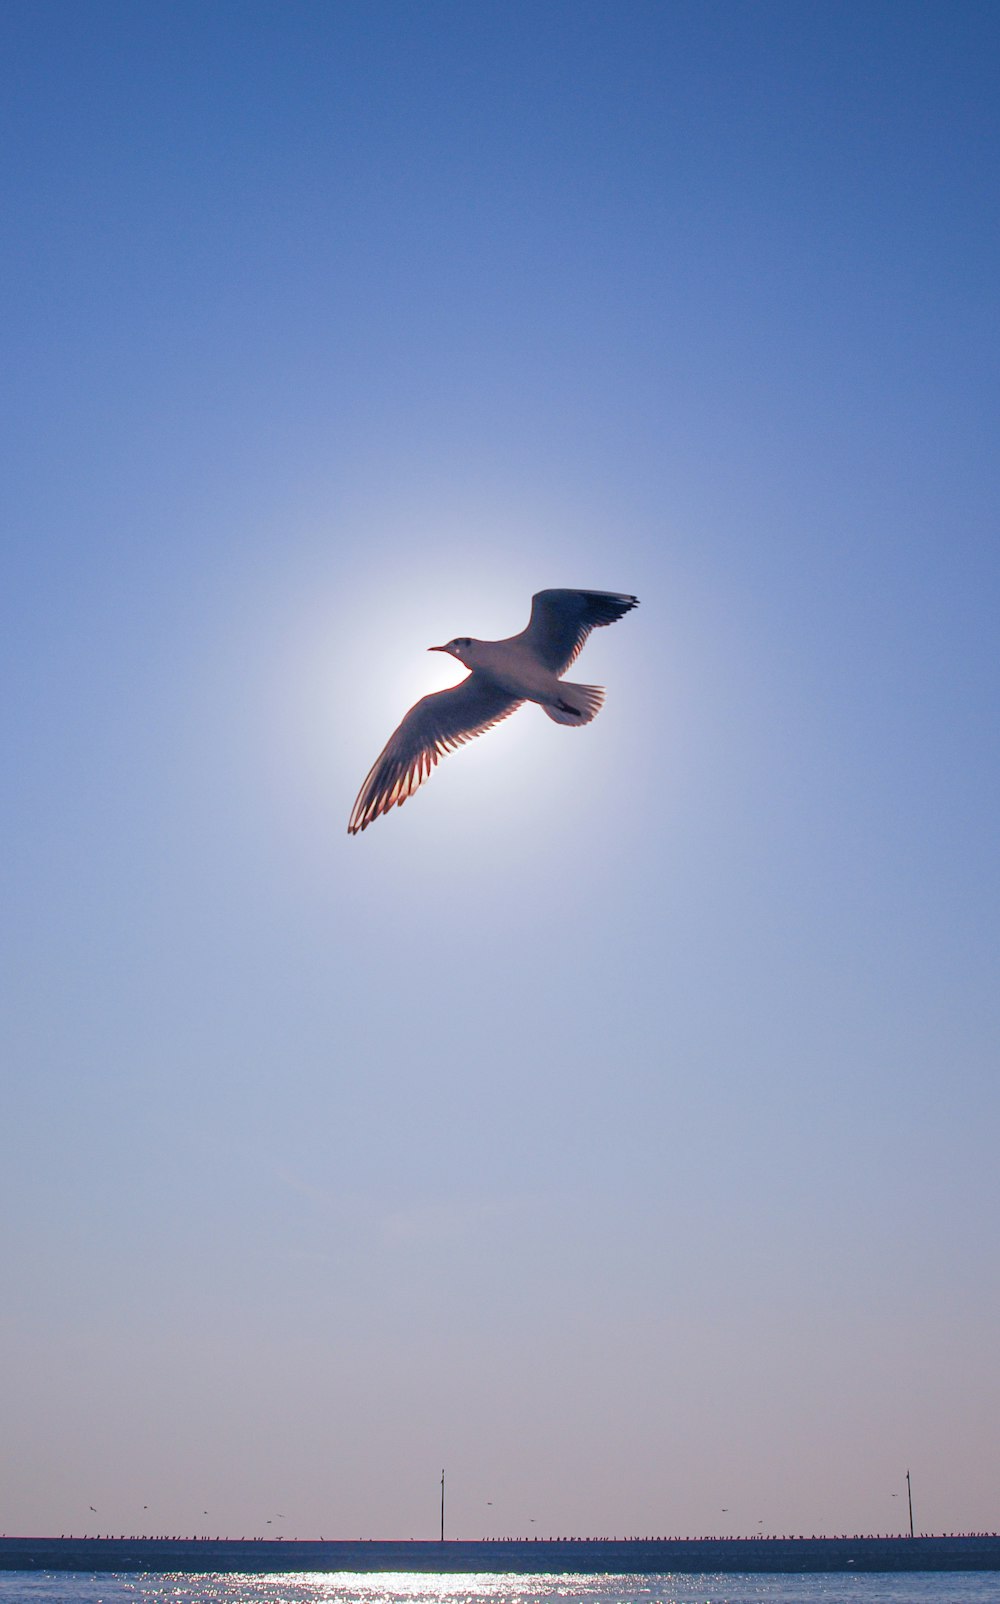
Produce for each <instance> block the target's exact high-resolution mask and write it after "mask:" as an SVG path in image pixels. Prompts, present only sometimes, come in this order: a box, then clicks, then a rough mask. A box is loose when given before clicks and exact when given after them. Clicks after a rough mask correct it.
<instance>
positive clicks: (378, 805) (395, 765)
mask: <svg viewBox="0 0 1000 1604" xmlns="http://www.w3.org/2000/svg"><path fill="white" fill-rule="evenodd" d="M638 605H639V604H638V600H637V598H636V597H635V596H619V595H618V594H617V592H614V591H606V590H540V591H539V592H538V594H537V595H536V596H533V597H532V599H531V617H530V618H529V619H528V627H527V629H523V630H522V631H521V633H520V635H511V636H510V637H509V639H507V640H474V639H472V638H471V637H470V636H468V635H458V636H457V637H456V638H455V639H454V640H450V641H449V642H448V644H447V646H431V647H429V648H428V650H429V651H432V652H447V653H448V654H449V656H451V657H455V658H457V659H458V661H459V662H460V663H463V664H464V665H465V667H466V668H467V669H469V670H470V672H469V673H468V674H467V675H466V677H465V679H463V680H461V681H460V682H459V683H458V684H457V685H453V686H452V687H451V689H450V690H447V691H434V692H433V693H432V694H431V695H430V696H424V697H422V698H421V700H420V701H419V702H417V703H415V705H414V706H413V707H411V708H410V711H409V712H408V713H407V715H406V717H405V718H404V720H403V722H402V723H401V724H400V726H399V728H398V729H397V730H396V731H395V732H394V733H393V734H392V735H391V736H390V737H389V740H388V741H387V742H386V745H385V748H384V749H383V751H382V753H381V754H380V756H379V757H378V759H377V760H376V762H375V764H374V766H373V768H372V770H371V772H370V773H369V775H368V778H367V779H366V780H365V783H364V785H363V786H362V787H361V790H360V791H359V792H358V799H357V801H356V802H355V804H354V808H353V810H352V812H351V818H350V822H349V824H348V826H347V829H348V832H349V833H350V834H351V835H357V833H358V831H359V830H366V829H367V828H368V826H369V825H370V824H371V822H372V820H373V819H377V818H378V816H379V814H380V813H388V811H389V809H390V808H392V807H401V806H402V804H403V803H404V802H405V801H406V799H407V797H411V796H412V795H413V793H414V791H415V790H416V789H417V787H418V786H419V785H421V784H422V783H423V782H424V780H426V779H427V777H428V775H429V774H430V772H431V769H432V768H433V767H434V765H435V764H436V763H437V760H438V758H439V757H444V756H445V755H446V754H447V753H448V752H453V751H454V750H455V748H456V746H463V745H464V744H465V742H466V741H471V739H472V737H473V736H474V735H482V733H483V731H484V730H489V729H492V728H493V725H494V724H499V723H500V720H501V719H505V718H508V717H509V716H510V714H511V713H515V712H516V711H517V709H518V708H519V707H520V706H521V705H522V703H523V702H537V703H538V705H539V707H541V708H542V710H543V711H544V712H546V713H547V714H548V716H549V718H551V719H554V720H555V722H556V723H557V724H574V725H575V724H589V723H590V721H591V719H592V718H594V717H595V716H596V714H597V713H599V712H600V709H601V704H602V703H603V701H604V691H603V690H602V689H601V687H600V686H599V685H573V684H571V683H570V682H569V681H568V680H564V679H562V677H561V676H562V675H563V674H565V672H566V670H567V669H568V668H569V667H570V665H571V664H572V663H575V662H576V659H577V658H578V657H579V655H580V653H581V651H582V650H583V646H584V642H585V641H586V639H587V636H588V635H589V634H590V632H591V630H592V629H595V628H597V626H598V625H601V624H614V623H617V621H618V619H619V618H623V617H624V616H625V614H626V613H627V612H630V611H631V610H632V608H633V607H637V606H638Z"/></svg>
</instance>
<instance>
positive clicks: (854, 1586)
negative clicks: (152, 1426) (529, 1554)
mask: <svg viewBox="0 0 1000 1604" xmlns="http://www.w3.org/2000/svg"><path fill="white" fill-rule="evenodd" d="M0 1604H1000V1572H998V1571H979V1572H969V1571H960V1572H954V1571H952V1572H948V1571H944V1572H942V1571H933V1572H932V1571H919V1572H910V1573H909V1574H906V1575H898V1574H897V1575H889V1574H885V1573H882V1572H877V1573H868V1574H864V1575H861V1576H844V1575H842V1574H840V1573H837V1574H831V1573H828V1572H823V1573H820V1574H816V1575H808V1576H764V1575H754V1576H731V1575H724V1576H717V1575H708V1576H686V1575H685V1576H680V1575H663V1576H521V1575H517V1576H514V1575H509V1576H502V1575H500V1576H494V1575H489V1576H485V1575H483V1576H455V1575H442V1576H434V1575H427V1574H424V1573H421V1574H419V1575H417V1574H406V1575H403V1574H379V1575H368V1574H365V1575H356V1576H354V1575H346V1574H344V1573H342V1572H338V1573H336V1574H327V1575H324V1574H319V1573H316V1572H309V1573H305V1572H301V1571H299V1572H292V1573H289V1574H288V1575H270V1576H232V1575H223V1574H221V1573H216V1574H205V1575H203V1576H189V1575H180V1574H163V1575H143V1576H137V1575H132V1574H130V1575H124V1574H122V1575H108V1574H107V1573H105V1572H101V1573H100V1574H96V1573H92V1572H77V1571H41V1572H24V1571H5V1572H0Z"/></svg>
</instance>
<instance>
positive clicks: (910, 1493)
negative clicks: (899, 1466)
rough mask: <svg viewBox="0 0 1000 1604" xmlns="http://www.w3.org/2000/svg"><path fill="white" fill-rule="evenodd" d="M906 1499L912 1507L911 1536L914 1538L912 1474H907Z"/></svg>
mask: <svg viewBox="0 0 1000 1604" xmlns="http://www.w3.org/2000/svg"><path fill="white" fill-rule="evenodd" d="M906 1497H907V1502H908V1503H909V1506H910V1536H911V1537H912V1536H913V1489H912V1488H911V1486H910V1472H909V1471H907V1472H906Z"/></svg>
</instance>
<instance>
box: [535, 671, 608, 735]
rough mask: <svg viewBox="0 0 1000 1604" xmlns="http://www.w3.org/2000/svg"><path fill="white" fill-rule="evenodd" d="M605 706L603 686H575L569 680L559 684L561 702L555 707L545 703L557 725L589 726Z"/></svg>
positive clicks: (545, 707) (550, 716) (548, 712)
mask: <svg viewBox="0 0 1000 1604" xmlns="http://www.w3.org/2000/svg"><path fill="white" fill-rule="evenodd" d="M603 705H604V687H603V686H601V685H574V684H572V683H571V682H570V681H569V680H565V679H564V680H560V682H559V701H558V702H557V703H556V704H555V705H553V704H552V703H551V702H543V703H542V706H543V707H544V709H545V711H546V713H547V714H548V715H549V718H551V719H555V722H556V723H557V724H589V723H590V721H591V719H592V718H596V717H597V715H598V713H599V712H600V711H601V708H602V707H603Z"/></svg>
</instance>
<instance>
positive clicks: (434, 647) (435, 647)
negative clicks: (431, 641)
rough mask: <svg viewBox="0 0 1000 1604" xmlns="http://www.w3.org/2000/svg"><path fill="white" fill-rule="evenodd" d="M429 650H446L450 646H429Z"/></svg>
mask: <svg viewBox="0 0 1000 1604" xmlns="http://www.w3.org/2000/svg"><path fill="white" fill-rule="evenodd" d="M427 650H428V651H429V652H446V651H447V650H448V648H447V646H428V648H427Z"/></svg>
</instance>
